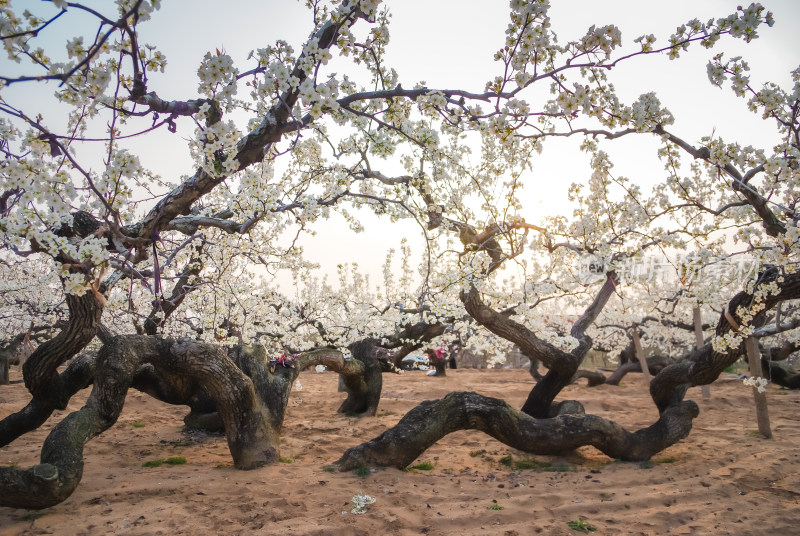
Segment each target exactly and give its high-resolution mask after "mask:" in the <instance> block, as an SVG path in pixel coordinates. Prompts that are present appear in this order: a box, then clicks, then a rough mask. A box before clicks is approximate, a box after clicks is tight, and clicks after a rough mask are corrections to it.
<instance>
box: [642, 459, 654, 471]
mask: <svg viewBox="0 0 800 536" xmlns="http://www.w3.org/2000/svg"><path fill="white" fill-rule="evenodd" d="M655 466H656V462H654V461H653V460H645V461H643V462H640V463H639V467H641V468H642V469H652V468H653V467H655Z"/></svg>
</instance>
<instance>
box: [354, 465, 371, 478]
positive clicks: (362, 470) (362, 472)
mask: <svg viewBox="0 0 800 536" xmlns="http://www.w3.org/2000/svg"><path fill="white" fill-rule="evenodd" d="M353 473H355V475H356V476H357V477H358V478H367V477H368V476H369V475H370V474H372V471H371V470H370V468H369V465H359V466H358V467H356V468H355V469H354V470H353Z"/></svg>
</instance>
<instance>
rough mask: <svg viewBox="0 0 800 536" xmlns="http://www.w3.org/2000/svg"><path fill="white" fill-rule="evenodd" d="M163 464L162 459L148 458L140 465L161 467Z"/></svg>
mask: <svg viewBox="0 0 800 536" xmlns="http://www.w3.org/2000/svg"><path fill="white" fill-rule="evenodd" d="M162 465H164V460H150V461H146V462H144V463H143V464H142V467H161V466H162Z"/></svg>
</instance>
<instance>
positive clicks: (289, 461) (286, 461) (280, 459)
mask: <svg viewBox="0 0 800 536" xmlns="http://www.w3.org/2000/svg"><path fill="white" fill-rule="evenodd" d="M278 461H279V462H281V463H292V461H293V460H292V459H291V458H284V457H283V456H281V457H280V458H278Z"/></svg>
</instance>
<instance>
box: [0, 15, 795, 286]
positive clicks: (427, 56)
mask: <svg viewBox="0 0 800 536" xmlns="http://www.w3.org/2000/svg"><path fill="white" fill-rule="evenodd" d="M86 3H87V4H89V5H94V6H97V7H98V8H103V10H105V7H106V6H107V3H105V2H103V1H99V0H92V1H89V2H86ZM551 3H552V4H553V5H552V8H551V11H550V14H551V17H552V24H553V28H554V29H555V31H556V32H557V33H558V34H559V37H560V42H562V43H563V42H565V41H567V40H572V39H576V38H579V37H580V36H581V35H583V34H584V33H585V31H586V29H587V28H588V27H589V26H591V25H592V24H595V25H598V26H601V25H605V24H616V25H617V26H619V27H620V29H621V30H622V35H623V40H624V41H625V42H627V43H630V42H631V41H632V40H633V39H634V38H635V37H637V36H639V35H642V34H647V33H653V34H655V35H656V36H657V37H659V38H660V39H659V42H660V43H664V42H666V38H667V37H668V36H669V34H671V33H672V32H674V30H675V27H676V26H678V25H679V24H682V23H685V22H687V21H688V20H690V19H692V18H694V17H697V18H699V19H700V20H707V19H708V18H711V17H720V16H725V15H728V14H729V13H732V12H733V11H735V9H736V6H737V4H739V3H740V2H737V1H729V0H703V1H701V2H698V1H696V0H695V1H687V0H672V1H669V2H642V1H640V0H607V1H597V0H593V1H591V0H553V1H552V2H551ZM14 4H15V5H20V6H26V5H34V4H37V5H38V2H33V1H32V0H25V1H22V2H20V0H16V1H14ZM763 4H764V5H765V6H766V7H767V9H769V10H771V11H773V12H774V14H775V19H776V24H775V26H774V27H773V28H766V27H764V29H763V30H761V31H760V34H761V37H760V38H759V39H757V40H755V41H754V42H752V43H750V44H749V45H745V44H744V43H742V42H741V41H739V40H736V41H734V40H726V41H725V43H724V45H723V46H721V47H718V48H716V49H713V50H711V51H708V50H705V49H702V48H700V47H693V49H692V50H691V51H690V52H689V53H687V54H686V55H685V57H683V58H681V59H680V60H677V61H669V60H668V59H666V57H658V58H654V57H647V58H642V59H636V60H634V61H631V62H628V63H626V64H625V65H624V66H623V67H621V68H619V69H616V70H615V71H614V73H613V80H614V83H615V85H616V87H617V90H618V92H619V93H620V95H621V96H623V98H625V99H626V100H628V101H630V100H633V99H635V97H636V96H638V95H639V94H641V93H646V92H649V91H656V92H657V94H658V96H659V98H660V99H661V101H662V103H663V104H665V105H666V106H667V107H668V108H669V109H670V110H671V111H672V112H673V114H674V115H675V117H676V123H675V125H674V126H673V127H672V130H673V132H675V133H676V134H678V135H679V136H682V137H684V139H687V140H689V141H690V142H695V141H696V140H698V139H699V138H700V137H701V136H703V135H707V134H709V133H711V132H712V131H714V132H716V133H717V134H719V135H721V136H723V137H724V138H726V139H731V140H733V139H736V140H737V141H739V142H740V143H742V144H743V145H747V144H753V145H756V146H770V145H771V144H772V143H773V141H774V140H770V139H769V137H770V136H771V135H772V132H773V129H772V128H771V126H770V125H765V124H764V122H763V121H761V120H760V119H759V118H758V117H757V116H755V115H754V114H749V113H747V112H746V107H745V103H744V101H743V100H742V99H736V98H735V97H733V95H732V93H731V92H730V90H728V89H723V90H720V89H718V88H715V87H713V86H711V84H709V83H708V81H707V77H706V74H705V64H706V62H707V61H708V60H709V59H710V58H711V57H712V56H713V55H714V54H716V53H717V52H718V51H720V50H725V51H726V55H728V56H736V55H742V56H744V57H745V58H746V59H748V60H750V64H751V75H752V78H753V81H754V82H755V83H756V85H757V86H759V85H760V84H761V83H762V82H763V81H766V80H771V81H775V82H778V83H780V84H782V85H783V86H784V87H786V86H788V85H789V71H791V70H792V69H794V68H796V67H797V66H798V63H800V54H798V51H800V33H798V32H797V31H796V21H798V20H800V1H797V0H780V1H772V2H769V1H767V2H763ZM384 5H387V6H388V7H389V9H390V10H391V13H392V23H391V26H390V30H391V36H392V38H391V43H390V45H389V50H388V55H387V60H388V64H389V65H391V66H393V67H395V68H396V69H397V71H398V72H399V73H400V76H401V80H402V81H403V85H404V87H411V86H413V85H414V83H416V82H418V81H422V80H424V81H425V82H426V84H427V86H428V87H431V88H434V87H435V88H456V87H459V88H465V89H469V90H473V91H482V90H483V88H484V84H485V82H486V81H487V80H490V79H491V78H493V77H494V76H495V75H496V74H498V65H497V64H496V63H494V62H493V60H492V55H493V53H494V52H495V51H496V50H497V49H498V48H499V47H500V46H502V44H503V40H504V37H505V34H504V32H505V28H506V26H507V22H508V14H507V12H508V2H507V1H505V0H481V1H476V0H387V1H386V2H384ZM359 24H363V23H359ZM76 25H79V19H75V18H73V19H70V24H62V25H60V26H58V27H54V28H53V29H52V31H49V33H48V34H47V36H46V39H47V40H48V41H46V42H45V43H46V44H47V45H48V46H56V47H57V46H63V44H64V43H65V41H66V36H67V35H69V34H70V33H71V32H73V31H74V28H75V27H76ZM140 28H141V35H142V37H141V39H142V41H145V42H152V43H153V44H155V45H156V46H157V47H158V48H159V50H161V51H162V52H164V53H165V54H166V56H167V59H168V65H167V70H166V73H165V74H153V75H151V76H150V82H149V84H150V85H149V88H148V89H151V90H155V91H156V92H158V93H159V95H160V96H161V97H162V98H165V99H179V100H185V99H191V98H195V97H196V88H197V77H196V74H195V73H196V70H197V66H198V64H199V62H200V60H201V59H202V57H203V55H204V54H205V53H206V52H207V51H213V50H215V49H217V48H219V49H223V50H225V51H226V52H227V53H228V54H230V55H231V56H232V57H233V58H234V60H235V61H236V62H237V64H238V65H239V66H240V68H241V69H242V70H244V68H246V66H247V63H246V62H245V59H246V57H247V55H248V54H249V52H250V51H251V50H253V49H254V48H259V47H263V46H266V45H268V44H271V43H274V41H275V40H276V39H285V40H287V41H288V42H289V43H291V44H292V45H294V46H295V48H296V49H299V48H300V46H301V44H302V43H303V42H304V41H305V39H306V37H307V36H308V34H309V32H310V31H311V30H312V23H311V17H310V13H309V12H308V11H307V10H306V9H305V7H304V6H303V4H302V2H298V1H295V0H260V1H254V0H228V1H226V2H224V3H222V2H219V1H217V0H162V7H161V10H160V11H159V12H156V14H155V17H154V20H153V21H152V22H149V23H147V24H143V25H141V27H140ZM657 44H658V43H657ZM0 68H2V69H3V70H4V71H6V70H10V71H11V70H13V68H14V66H13V65H10V64H9V62H8V61H7V60H5V59H2V60H0ZM21 86H22V85H20V88H19V91H24V92H26V93H25V97H26V99H28V100H30V101H33V100H34V99H39V98H46V97H47V95H48V93H52V91H53V89H54V88H53V86H52V84H51V85H40V87H36V88H33V87H31V85H26V86H25V88H24V89H23V88H22V87H21ZM6 91H7V90H6ZM4 94H5V91H4ZM534 106H535V103H534ZM186 135H187V136H188V135H191V133H190V131H187V134H186ZM576 144H577V140H558V141H551V142H548V143H547V144H546V145H545V151H544V154H543V155H542V156H541V157H537V159H536V161H535V162H534V168H535V169H534V172H533V173H531V175H530V176H529V177H526V178H525V181H526V191H527V193H526V194H525V195H524V196H523V200H524V204H525V207H526V208H525V210H524V211H523V215H524V216H525V217H526V219H527V220H528V221H531V222H534V223H535V222H536V220H537V218H540V217H542V216H544V215H556V214H561V213H565V212H566V213H568V211H569V210H570V209H569V208H568V207H567V206H566V204H565V203H564V201H565V198H566V194H565V192H566V189H567V187H568V185H569V183H570V182H573V181H574V182H581V181H583V180H584V178H585V177H586V176H587V173H588V171H587V161H586V158H585V157H584V156H583V155H581V154H580V153H579V152H578V151H577V145H576ZM134 147H135V148H137V149H138V150H139V152H141V153H143V154H147V155H148V157H147V158H144V163H145V165H147V166H148V167H151V168H154V169H155V170H156V171H159V172H161V173H162V174H163V175H164V176H166V177H173V178H174V179H175V180H177V178H178V177H179V176H180V175H185V174H189V173H191V172H192V166H191V161H190V158H189V154H188V149H187V148H186V142H185V140H184V139H183V138H182V137H181V136H180V132H179V134H178V135H169V134H166V133H164V134H160V135H159V136H157V137H154V138H142V139H141V141H138V140H137V141H135V142H134ZM655 147H656V145H655V141H654V140H652V139H651V140H648V139H646V138H644V137H637V138H636V139H630V140H625V141H624V142H623V143H618V144H614V148H613V149H612V150H613V151H616V154H618V155H619V157H618V158H616V165H617V167H616V168H615V172H616V173H617V174H619V175H625V176H627V177H629V178H631V179H633V180H635V181H637V182H639V183H642V184H654V183H655V182H657V181H659V180H660V179H661V178H663V171H662V170H661V164H660V163H659V162H658V161H657V159H656V158H655V152H654V151H655ZM366 221H367V229H366V231H365V232H364V233H361V234H358V235H356V234H354V233H352V232H350V231H349V230H347V229H344V230H342V229H341V227H340V226H339V225H338V224H337V222H336V221H334V222H333V223H331V222H324V223H322V224H320V225H318V226H316V228H317V230H318V233H319V234H318V235H317V236H316V237H309V238H306V239H303V240H302V244H303V245H304V246H305V248H306V253H307V256H308V257H309V258H310V259H311V260H317V261H318V262H320V263H322V264H323V270H324V271H331V270H333V269H335V266H336V265H337V264H341V263H343V262H352V261H356V262H359V265H360V266H362V267H364V268H365V270H367V271H369V272H371V273H373V274H379V273H380V265H381V264H382V262H383V260H384V258H385V253H386V250H387V249H388V248H390V247H395V248H396V247H397V246H398V244H399V240H400V238H402V237H403V236H406V235H408V236H409V238H410V239H412V240H416V239H417V238H418V237H419V230H418V228H417V227H416V226H415V225H413V224H412V223H411V222H406V223H403V224H398V225H388V224H385V223H383V222H381V221H379V220H376V219H375V218H372V217H369V216H367V220H366ZM332 246H333V247H332Z"/></svg>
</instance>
